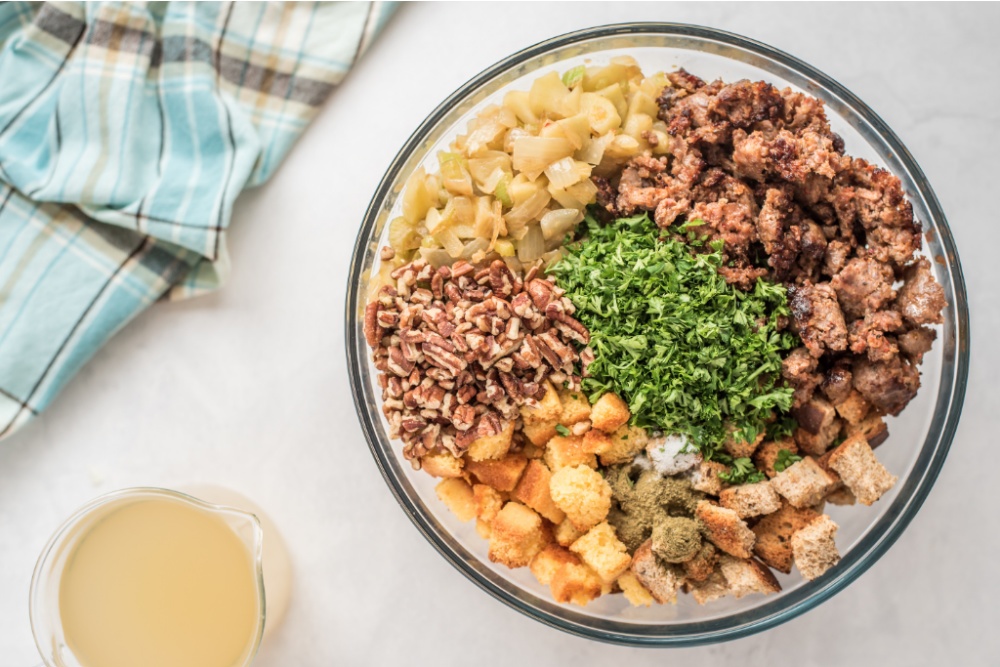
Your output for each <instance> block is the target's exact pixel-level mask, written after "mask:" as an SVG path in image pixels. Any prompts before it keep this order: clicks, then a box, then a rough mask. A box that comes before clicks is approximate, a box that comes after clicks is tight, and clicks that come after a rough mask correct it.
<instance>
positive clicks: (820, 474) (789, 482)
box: [771, 456, 839, 507]
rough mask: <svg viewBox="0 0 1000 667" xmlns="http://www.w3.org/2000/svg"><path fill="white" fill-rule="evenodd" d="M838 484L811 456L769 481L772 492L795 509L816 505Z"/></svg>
mask: <svg viewBox="0 0 1000 667" xmlns="http://www.w3.org/2000/svg"><path fill="white" fill-rule="evenodd" d="M838 483H839V482H838V480H837V479H836V478H835V477H833V476H831V475H830V473H828V472H827V471H826V470H824V469H823V467H822V466H820V465H819V463H817V462H816V459H814V458H812V457H811V456H807V457H805V458H804V459H802V460H801V461H797V462H795V463H793V464H792V465H790V466H788V467H787V468H785V470H784V471H783V472H779V473H778V474H777V475H775V476H774V479H772V480H771V484H772V485H773V486H774V490H775V491H777V492H778V493H780V494H781V495H782V496H784V497H785V499H786V500H788V502H790V503H791V504H792V505H794V506H795V507H812V506H813V505H816V504H817V503H818V502H820V501H821V500H823V498H824V497H825V496H826V494H828V493H829V492H830V491H833V490H834V489H835V488H836V487H837V485H838Z"/></svg>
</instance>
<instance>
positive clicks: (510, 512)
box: [488, 502, 548, 567]
mask: <svg viewBox="0 0 1000 667" xmlns="http://www.w3.org/2000/svg"><path fill="white" fill-rule="evenodd" d="M490 527H491V529H492V532H491V534H490V550H489V554H488V555H489V559H490V560H491V561H493V562H494V563H501V564H502V565H506V566H507V567H524V566H525V565H528V564H529V563H530V562H531V559H532V558H534V557H535V555H536V554H538V552H539V551H541V550H542V549H544V548H545V545H546V544H547V543H548V539H547V537H548V536H547V535H546V531H545V529H544V525H543V523H542V517H540V516H538V514H536V513H535V511H534V510H532V509H531V508H529V507H525V506H524V505H522V504H521V503H516V502H509V503H507V504H506V505H504V506H503V509H501V510H500V511H499V512H498V513H497V515H496V518H494V519H493V523H492V525H491V526H490Z"/></svg>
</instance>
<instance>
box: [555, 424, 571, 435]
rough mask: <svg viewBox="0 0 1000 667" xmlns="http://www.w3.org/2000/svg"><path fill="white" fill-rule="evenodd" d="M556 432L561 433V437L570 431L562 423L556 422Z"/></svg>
mask: <svg viewBox="0 0 1000 667" xmlns="http://www.w3.org/2000/svg"><path fill="white" fill-rule="evenodd" d="M556 433H558V434H559V435H561V436H563V437H566V436H567V435H569V433H570V431H569V429H568V428H566V427H565V426H563V425H562V424H556Z"/></svg>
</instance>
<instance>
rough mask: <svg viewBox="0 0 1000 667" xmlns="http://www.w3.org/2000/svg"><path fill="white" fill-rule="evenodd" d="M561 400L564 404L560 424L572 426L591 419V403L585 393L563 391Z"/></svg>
mask: <svg viewBox="0 0 1000 667" xmlns="http://www.w3.org/2000/svg"><path fill="white" fill-rule="evenodd" d="M559 400H560V401H561V402H562V415H560V417H559V423H560V424H562V425H563V426H572V425H573V424H577V423H579V422H582V421H587V420H588V419H590V401H588V400H587V397H586V396H584V395H583V392H580V391H571V390H569V389H563V390H562V391H560V392H559Z"/></svg>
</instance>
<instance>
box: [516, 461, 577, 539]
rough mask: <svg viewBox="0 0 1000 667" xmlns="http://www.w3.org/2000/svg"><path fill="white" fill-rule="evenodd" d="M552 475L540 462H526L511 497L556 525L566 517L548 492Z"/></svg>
mask: <svg viewBox="0 0 1000 667" xmlns="http://www.w3.org/2000/svg"><path fill="white" fill-rule="evenodd" d="M551 479H552V473H550V472H549V469H548V468H546V467H545V464H544V463H542V462H541V461H537V460H531V461H528V466H527V467H526V468H525V469H524V474H523V475H521V481H519V482H518V483H517V487H515V488H514V492H513V493H512V494H511V497H512V498H513V499H514V500H517V501H519V502H522V503H524V504H525V505H527V506H528V507H530V508H531V509H533V510H535V511H536V512H538V513H539V514H541V515H542V516H543V517H545V518H546V519H548V520H549V521H551V522H552V523H555V524H558V523H560V522H561V521H562V520H563V519H565V518H566V515H565V514H564V513H563V511H562V510H561V509H559V508H558V507H556V504H555V503H554V502H552V494H551V492H550V491H549V481H550V480H551Z"/></svg>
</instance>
